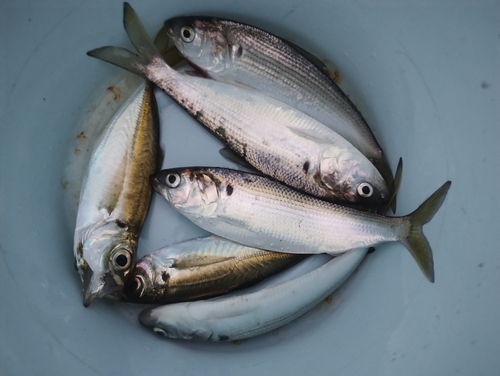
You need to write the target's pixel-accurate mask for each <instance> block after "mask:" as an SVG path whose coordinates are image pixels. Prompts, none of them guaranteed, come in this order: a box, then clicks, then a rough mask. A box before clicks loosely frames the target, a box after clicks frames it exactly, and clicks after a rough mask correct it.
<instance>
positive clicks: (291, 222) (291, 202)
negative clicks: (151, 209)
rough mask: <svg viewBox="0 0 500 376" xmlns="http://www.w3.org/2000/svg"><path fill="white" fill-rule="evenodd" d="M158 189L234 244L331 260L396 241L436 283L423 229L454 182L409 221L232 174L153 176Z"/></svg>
mask: <svg viewBox="0 0 500 376" xmlns="http://www.w3.org/2000/svg"><path fill="white" fill-rule="evenodd" d="M152 184H153V187H154V188H155V190H156V191H157V192H158V193H160V194H161V195H162V196H163V197H164V198H165V199H166V200H167V201H168V202H170V203H171V204H172V205H173V206H174V207H175V208H176V209H177V210H178V211H179V212H181V213H182V214H183V215H185V216H186V217H187V218H189V219H190V220H191V221H193V222H194V223H195V224H197V225H198V226H200V227H202V228H204V229H205V230H207V231H210V232H212V233H214V234H216V235H219V236H222V237H224V238H227V239H229V240H232V241H235V242H238V243H241V244H245V245H248V246H251V247H256V248H262V249H266V250H269V251H277V252H287V253H307V254H312V253H328V254H332V255H337V254H341V253H344V252H346V251H348V250H350V249H353V248H359V247H370V246H375V245H377V244H380V243H383V242H390V241H398V242H400V243H402V244H403V245H404V246H405V247H407V248H408V250H409V251H410V253H411V254H412V255H413V257H414V258H415V260H416V261H417V263H418V264H419V266H420V268H421V269H422V271H423V273H424V274H425V275H426V276H427V278H428V279H429V280H431V281H433V280H434V267H433V260H432V251H431V248H430V246H429V244H428V242H427V240H426V238H425V237H424V234H423V233H422V226H423V225H424V224H425V223H427V222H429V221H430V220H431V219H432V217H433V216H434V214H435V213H436V211H437V210H438V209H439V207H440V206H441V204H442V202H443V200H444V198H445V197H446V193H447V191H448V189H449V187H450V184H451V182H447V183H445V184H444V185H443V186H442V187H441V188H440V189H438V190H437V191H436V192H435V193H434V194H433V195H432V196H431V197H429V198H428V199H427V201H425V202H424V203H423V204H422V205H421V206H420V207H419V208H418V209H417V210H416V211H415V212H413V213H412V214H410V215H408V216H404V217H385V216H380V215H376V214H370V213H366V212H362V211H358V210H354V209H350V208H347V207H344V206H340V205H336V204H333V203H329V202H326V201H322V200H319V199H316V198H314V197H311V196H309V195H306V194H303V193H301V192H299V191H296V190H294V189H292V188H289V187H287V186H285V185H282V184H280V183H278V182H276V181H275V180H272V179H269V178H267V177H264V176H259V175H254V174H249V173H245V172H241V171H235V170H230V169H222V168H209V167H207V168H182V169H170V170H163V171H160V172H158V173H157V174H155V175H154V176H153V178H152Z"/></svg>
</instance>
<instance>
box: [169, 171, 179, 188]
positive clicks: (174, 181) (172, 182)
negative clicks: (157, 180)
mask: <svg viewBox="0 0 500 376" xmlns="http://www.w3.org/2000/svg"><path fill="white" fill-rule="evenodd" d="M165 183H166V184H167V185H168V186H169V187H170V188H177V187H178V186H179V184H180V183H181V176H180V175H179V174H176V173H173V172H171V173H170V174H168V175H167V177H166V178H165Z"/></svg>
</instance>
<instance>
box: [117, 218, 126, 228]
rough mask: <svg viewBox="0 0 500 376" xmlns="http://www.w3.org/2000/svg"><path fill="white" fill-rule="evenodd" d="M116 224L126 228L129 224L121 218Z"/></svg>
mask: <svg viewBox="0 0 500 376" xmlns="http://www.w3.org/2000/svg"><path fill="white" fill-rule="evenodd" d="M116 225H117V226H118V227H120V228H125V227H127V225H126V224H125V222H123V221H122V220H121V219H117V220H116Z"/></svg>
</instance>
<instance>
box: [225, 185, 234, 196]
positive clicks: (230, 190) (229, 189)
mask: <svg viewBox="0 0 500 376" xmlns="http://www.w3.org/2000/svg"><path fill="white" fill-rule="evenodd" d="M226 193H227V195H228V196H231V195H232V194H233V186H232V185H231V184H228V185H227V188H226Z"/></svg>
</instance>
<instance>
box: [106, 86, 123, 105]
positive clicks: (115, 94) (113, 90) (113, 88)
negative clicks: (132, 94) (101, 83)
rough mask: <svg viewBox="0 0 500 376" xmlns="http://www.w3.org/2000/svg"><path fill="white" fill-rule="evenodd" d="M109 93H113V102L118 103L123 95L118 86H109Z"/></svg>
mask: <svg viewBox="0 0 500 376" xmlns="http://www.w3.org/2000/svg"><path fill="white" fill-rule="evenodd" d="M106 90H107V91H109V92H111V93H113V100H114V101H115V102H116V101H117V100H118V99H120V96H121V94H122V91H121V90H120V89H119V88H117V87H116V86H109V87H108V88H107V89H106Z"/></svg>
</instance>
